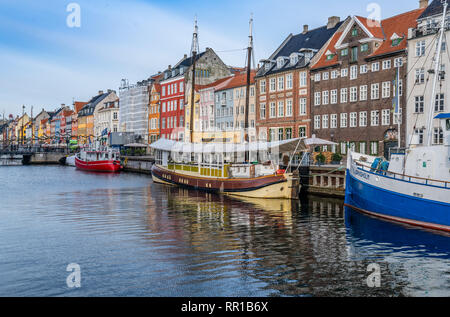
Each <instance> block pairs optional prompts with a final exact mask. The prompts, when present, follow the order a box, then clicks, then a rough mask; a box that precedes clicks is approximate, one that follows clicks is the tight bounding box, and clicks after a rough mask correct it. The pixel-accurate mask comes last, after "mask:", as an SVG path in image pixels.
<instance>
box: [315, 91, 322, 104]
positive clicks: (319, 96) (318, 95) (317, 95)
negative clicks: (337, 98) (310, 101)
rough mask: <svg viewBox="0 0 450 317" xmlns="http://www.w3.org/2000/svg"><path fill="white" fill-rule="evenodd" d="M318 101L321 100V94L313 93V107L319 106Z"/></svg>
mask: <svg viewBox="0 0 450 317" xmlns="http://www.w3.org/2000/svg"><path fill="white" fill-rule="evenodd" d="M320 100H321V93H320V92H315V93H314V105H315V106H320Z"/></svg>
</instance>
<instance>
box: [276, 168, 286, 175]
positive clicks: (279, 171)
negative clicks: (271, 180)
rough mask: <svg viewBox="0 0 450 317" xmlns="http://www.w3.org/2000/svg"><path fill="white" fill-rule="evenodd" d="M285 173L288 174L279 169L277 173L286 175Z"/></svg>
mask: <svg viewBox="0 0 450 317" xmlns="http://www.w3.org/2000/svg"><path fill="white" fill-rule="evenodd" d="M285 173H286V170H282V169H279V170H278V171H277V175H283V174H285Z"/></svg>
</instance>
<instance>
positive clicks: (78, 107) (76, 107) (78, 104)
mask: <svg viewBox="0 0 450 317" xmlns="http://www.w3.org/2000/svg"><path fill="white" fill-rule="evenodd" d="M87 104H88V103H87V102H82V101H75V102H74V110H75V112H76V113H78V112H80V110H81V109H83V107H84V106H85V105H87Z"/></svg>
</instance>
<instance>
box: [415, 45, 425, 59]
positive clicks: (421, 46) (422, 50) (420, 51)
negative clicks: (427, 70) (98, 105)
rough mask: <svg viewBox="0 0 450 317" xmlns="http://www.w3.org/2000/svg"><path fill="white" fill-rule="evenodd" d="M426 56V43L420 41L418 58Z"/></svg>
mask: <svg viewBox="0 0 450 317" xmlns="http://www.w3.org/2000/svg"><path fill="white" fill-rule="evenodd" d="M424 55H425V41H419V42H417V43H416V57H419V56H424Z"/></svg>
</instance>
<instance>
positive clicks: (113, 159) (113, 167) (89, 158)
mask: <svg viewBox="0 0 450 317" xmlns="http://www.w3.org/2000/svg"><path fill="white" fill-rule="evenodd" d="M75 166H76V167H77V169H79V170H83V171H90V172H104V173H116V172H119V171H120V170H121V169H122V165H121V163H120V160H119V153H118V152H116V151H113V150H111V149H109V150H105V151H98V150H82V151H81V152H79V153H78V154H77V155H76V156H75Z"/></svg>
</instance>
